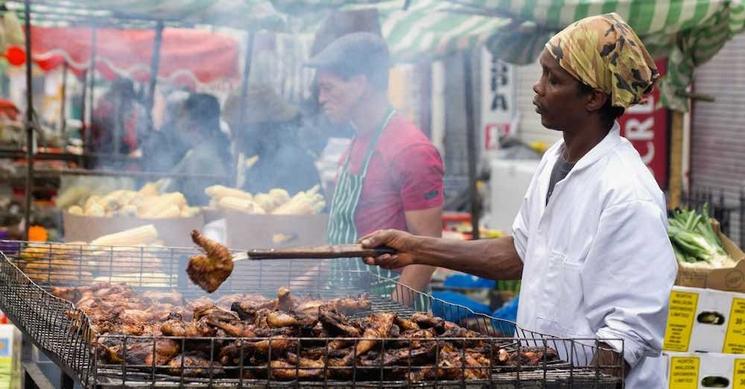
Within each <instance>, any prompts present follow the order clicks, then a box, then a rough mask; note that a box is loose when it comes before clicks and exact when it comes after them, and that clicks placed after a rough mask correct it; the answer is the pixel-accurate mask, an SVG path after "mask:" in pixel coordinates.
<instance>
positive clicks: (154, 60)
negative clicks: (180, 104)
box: [145, 20, 163, 131]
mask: <svg viewBox="0 0 745 389" xmlns="http://www.w3.org/2000/svg"><path fill="white" fill-rule="evenodd" d="M162 45H163V21H162V20H158V23H157V24H156V25H155V39H154V41H153V53H152V55H151V56H150V80H149V84H148V88H147V107H145V110H146V111H147V127H148V131H151V130H152V129H153V128H154V126H155V125H154V124H153V106H154V105H155V85H156V84H157V82H158V71H159V70H160V47H161V46H162Z"/></svg>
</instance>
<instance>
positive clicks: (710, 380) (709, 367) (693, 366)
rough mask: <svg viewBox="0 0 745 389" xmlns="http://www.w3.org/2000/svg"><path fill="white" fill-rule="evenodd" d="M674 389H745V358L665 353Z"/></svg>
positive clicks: (668, 373)
mask: <svg viewBox="0 0 745 389" xmlns="http://www.w3.org/2000/svg"><path fill="white" fill-rule="evenodd" d="M665 358H666V359H667V377H668V387H669V388H670V389H710V388H725V389H727V388H730V389H742V388H745V356H743V355H728V354H717V353H665Z"/></svg>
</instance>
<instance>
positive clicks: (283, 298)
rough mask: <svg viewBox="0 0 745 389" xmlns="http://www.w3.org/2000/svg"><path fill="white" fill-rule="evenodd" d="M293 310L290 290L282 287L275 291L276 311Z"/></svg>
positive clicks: (293, 305) (293, 302) (293, 303)
mask: <svg viewBox="0 0 745 389" xmlns="http://www.w3.org/2000/svg"><path fill="white" fill-rule="evenodd" d="M294 308H295V301H294V300H293V298H292V294H291V293H290V290H289V289H287V288H285V287H282V288H279V290H277V309H279V310H280V311H285V312H290V311H292V310H293V309H294Z"/></svg>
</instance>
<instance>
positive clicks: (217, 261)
mask: <svg viewBox="0 0 745 389" xmlns="http://www.w3.org/2000/svg"><path fill="white" fill-rule="evenodd" d="M191 240H192V241H193V242H194V243H195V244H196V245H197V246H199V247H200V248H202V250H203V251H204V253H205V255H195V256H192V257H190V258H189V264H188V265H187V267H186V273H187V274H188V275H189V279H191V281H192V282H193V283H195V284H197V285H198V286H199V287H200V288H202V289H204V290H205V291H207V292H208V293H212V292H214V291H216V290H217V288H219V287H220V285H222V283H223V282H225V280H226V279H228V277H230V274H231V273H232V272H233V256H232V255H231V254H230V250H228V248H227V247H225V246H223V245H221V244H219V243H217V242H215V241H213V240H211V239H209V238H207V237H205V236H203V235H202V234H201V233H200V232H199V231H197V230H193V231H192V232H191Z"/></svg>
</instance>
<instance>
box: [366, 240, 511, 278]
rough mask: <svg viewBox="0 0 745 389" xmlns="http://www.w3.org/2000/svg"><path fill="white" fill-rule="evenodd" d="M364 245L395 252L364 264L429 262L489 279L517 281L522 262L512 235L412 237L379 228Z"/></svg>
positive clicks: (430, 264)
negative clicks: (474, 237)
mask: <svg viewBox="0 0 745 389" xmlns="http://www.w3.org/2000/svg"><path fill="white" fill-rule="evenodd" d="M360 241H361V243H362V245H363V246H364V247H367V248H374V247H378V246H388V247H391V248H394V249H396V250H398V254H395V255H389V254H385V255H382V256H380V257H377V258H365V262H366V263H367V264H368V265H378V266H381V267H384V268H386V269H394V268H398V267H403V266H408V265H429V266H434V267H444V268H447V269H452V270H457V271H462V272H464V273H469V274H474V275H477V276H481V277H485V278H489V279H493V280H517V279H520V278H521V276H522V271H523V262H522V260H521V259H520V256H519V255H518V254H517V251H516V250H515V245H514V243H513V240H512V237H511V236H508V237H504V238H499V239H484V240H474V241H459V240H450V239H439V238H431V237H424V236H414V235H411V234H409V233H406V232H403V231H396V230H382V231H377V232H374V233H372V234H370V235H367V236H365V237H363V238H362V239H361V240H360Z"/></svg>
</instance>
